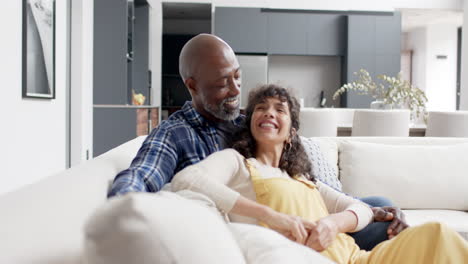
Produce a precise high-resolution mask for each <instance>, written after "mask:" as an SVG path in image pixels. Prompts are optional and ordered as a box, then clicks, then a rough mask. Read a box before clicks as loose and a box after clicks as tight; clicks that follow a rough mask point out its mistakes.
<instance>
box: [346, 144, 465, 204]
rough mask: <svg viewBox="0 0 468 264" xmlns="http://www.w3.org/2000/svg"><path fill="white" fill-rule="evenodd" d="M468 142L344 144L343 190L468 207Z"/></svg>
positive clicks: (403, 201)
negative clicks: (442, 143) (450, 143)
mask: <svg viewBox="0 0 468 264" xmlns="http://www.w3.org/2000/svg"><path fill="white" fill-rule="evenodd" d="M467 153H468V144H455V145H445V146H444V145H439V146H438V145H434V146H425V145H412V146H409V145H387V144H375V143H364V142H352V141H348V142H343V143H341V144H340V154H339V168H340V179H341V182H342V184H343V191H344V192H346V193H349V194H351V195H354V196H358V197H363V196H372V195H378V196H384V197H387V198H389V199H391V200H392V201H393V202H394V203H395V204H397V205H398V206H399V207H401V208H404V209H454V210H468V192H467V190H468V177H467V172H468V155H467Z"/></svg>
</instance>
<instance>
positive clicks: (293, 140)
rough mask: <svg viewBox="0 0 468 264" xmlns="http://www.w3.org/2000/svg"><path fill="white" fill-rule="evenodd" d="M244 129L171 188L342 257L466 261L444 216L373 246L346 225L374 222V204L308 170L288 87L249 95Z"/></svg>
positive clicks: (467, 247)
mask: <svg viewBox="0 0 468 264" xmlns="http://www.w3.org/2000/svg"><path fill="white" fill-rule="evenodd" d="M246 116H247V118H246V123H245V128H244V129H243V130H242V131H241V132H240V133H239V134H238V139H236V140H235V141H234V143H233V148H232V149H226V150H223V151H220V152H217V153H214V154H212V155H211V156H209V157H208V158H206V159H205V160H203V161H201V162H200V163H198V164H195V165H192V166H190V167H187V168H186V169H184V170H182V171H180V172H179V173H178V174H176V175H175V176H174V179H173V181H172V189H173V190H182V189H191V190H193V191H197V192H200V193H203V194H205V195H207V196H208V197H210V198H211V199H212V200H213V201H214V202H215V203H216V206H217V207H218V208H219V209H220V210H222V211H224V212H226V213H229V215H230V218H231V220H232V221H233V222H242V223H252V224H261V225H264V226H267V227H269V228H271V229H274V230H276V231H278V232H280V233H281V234H283V235H285V236H286V237H288V238H290V239H292V240H294V241H296V242H298V243H301V244H304V245H306V246H308V247H310V248H312V249H314V250H316V251H319V252H321V253H322V254H323V255H324V256H326V257H328V258H330V259H331V260H333V261H335V262H337V263H421V264H422V263H463V262H464V261H466V260H467V259H468V243H467V242H466V241H465V240H463V238H461V237H460V236H459V235H458V234H457V233H456V232H455V231H453V230H451V229H449V228H448V227H446V226H445V225H443V224H440V223H428V224H425V225H421V226H416V227H411V228H407V229H406V230H404V231H403V232H401V233H400V234H399V235H397V236H396V237H395V238H393V239H391V240H388V241H385V242H383V243H380V244H379V245H378V246H376V247H375V248H374V249H373V250H372V251H364V250H361V249H360V248H359V247H358V246H357V245H356V243H355V242H354V240H353V239H352V238H351V237H350V236H349V235H347V234H345V233H346V232H356V231H359V230H361V229H362V228H364V227H365V226H366V225H368V224H369V223H370V222H371V220H372V216H373V213H372V211H371V209H370V208H369V207H368V206H367V205H365V204H363V203H362V202H359V201H357V200H355V199H353V198H351V197H348V196H346V195H344V194H342V193H339V192H337V191H335V190H333V189H332V188H330V187H328V186H327V185H325V184H323V183H321V182H319V181H316V180H315V179H313V178H312V177H311V176H310V175H311V173H310V171H311V165H310V162H309V161H308V159H307V157H306V154H305V153H304V149H303V148H302V144H301V142H300V138H299V136H298V135H297V131H298V129H299V105H298V103H297V100H296V99H295V98H294V97H293V96H291V95H290V94H289V93H288V91H287V90H286V89H285V88H283V87H280V86H277V85H264V86H262V87H260V88H258V89H256V90H254V91H253V92H251V93H250V95H249V102H248V106H247V109H246Z"/></svg>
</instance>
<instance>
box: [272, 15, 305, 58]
mask: <svg viewBox="0 0 468 264" xmlns="http://www.w3.org/2000/svg"><path fill="white" fill-rule="evenodd" d="M308 18H309V17H308V14H298V13H280V12H270V13H268V54H278V55H304V54H307V38H308V37H307V28H308V26H309V19H308Z"/></svg>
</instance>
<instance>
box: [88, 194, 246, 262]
mask: <svg viewBox="0 0 468 264" xmlns="http://www.w3.org/2000/svg"><path fill="white" fill-rule="evenodd" d="M182 195H183V196H185V197H187V198H189V199H187V198H184V197H183V196H182ZM214 206H215V205H214V203H213V202H212V201H211V200H209V199H208V198H206V196H203V195H201V194H197V193H193V192H190V191H181V192H180V193H179V194H176V193H172V192H167V191H160V192H158V193H156V194H154V193H134V194H127V195H124V196H122V197H115V198H112V199H110V200H109V201H108V202H107V203H105V204H104V205H103V206H102V207H100V208H99V209H98V210H96V212H95V213H94V214H93V216H92V217H91V218H90V219H89V221H88V223H87V224H86V228H85V238H86V239H85V253H84V263H87V264H107V263H113V264H127V263H140V264H146V263H148V264H150V263H179V264H184V263H187V264H189V263H233V264H234V263H236V264H237V263H239V264H242V263H245V261H244V257H243V255H242V252H241V250H240V248H239V246H238V245H237V243H236V241H235V239H234V237H233V236H232V234H231V232H230V231H229V229H228V227H227V225H226V224H225V222H224V219H223V218H222V217H221V215H220V214H219V213H218V211H217V210H216V209H215V207H214Z"/></svg>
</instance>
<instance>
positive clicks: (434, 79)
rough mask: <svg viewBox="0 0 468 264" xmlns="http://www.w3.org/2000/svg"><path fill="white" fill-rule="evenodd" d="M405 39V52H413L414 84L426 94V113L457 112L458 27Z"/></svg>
mask: <svg viewBox="0 0 468 264" xmlns="http://www.w3.org/2000/svg"><path fill="white" fill-rule="evenodd" d="M404 36H405V37H406V41H405V42H404V43H405V47H404V49H410V50H413V68H412V70H413V72H412V81H413V84H414V85H416V86H417V87H419V88H420V89H422V90H424V91H425V92H426V96H427V98H428V102H427V109H428V110H430V111H454V110H456V84H457V25H453V24H437V25H429V26H427V27H425V28H418V29H415V30H412V31H410V32H408V33H407V34H405V35H404ZM438 55H443V56H447V58H446V59H437V56H438Z"/></svg>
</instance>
